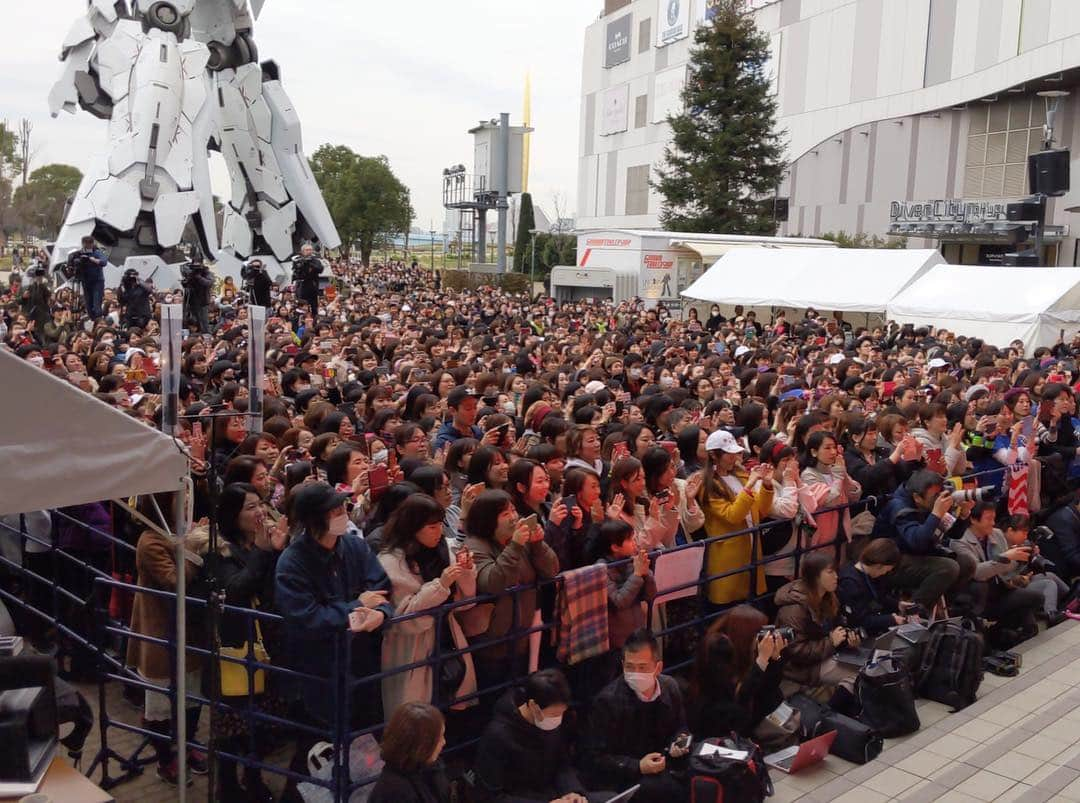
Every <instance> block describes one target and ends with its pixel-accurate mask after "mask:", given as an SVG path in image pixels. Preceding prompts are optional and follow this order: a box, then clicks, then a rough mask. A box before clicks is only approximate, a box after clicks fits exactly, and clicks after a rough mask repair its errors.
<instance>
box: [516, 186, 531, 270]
mask: <svg viewBox="0 0 1080 803" xmlns="http://www.w3.org/2000/svg"><path fill="white" fill-rule="evenodd" d="M535 228H536V213H535V212H533V202H532V195H530V194H529V193H527V192H523V193H521V213H520V214H519V215H518V226H517V240H516V241H515V242H514V270H515V271H516V272H517V273H527V272H528V270H529V269H528V267H527V266H526V263H525V252H526V251H527V250H528V249H529V241H530V240H531V239H532V235H531V234H529V232H530V231H532V230H533V229H535Z"/></svg>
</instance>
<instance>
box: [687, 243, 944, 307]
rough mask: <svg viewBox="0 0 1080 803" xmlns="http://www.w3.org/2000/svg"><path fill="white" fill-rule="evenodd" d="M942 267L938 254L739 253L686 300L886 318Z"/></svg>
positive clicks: (713, 270)
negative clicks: (907, 292)
mask: <svg viewBox="0 0 1080 803" xmlns="http://www.w3.org/2000/svg"><path fill="white" fill-rule="evenodd" d="M941 262H944V258H943V257H942V256H941V254H940V252H938V251H933V250H914V249H912V250H907V249H876V248H872V249H855V248H739V249H735V250H732V251H730V252H728V253H727V254H725V255H724V256H723V257H721V258H720V259H719V260H717V262H716V263H715V264H714V265H713V266H712V267H711V268H709V270H707V271H706V272H705V274H704V275H703V276H702V277H701V278H700V279H698V280H697V281H696V282H694V283H693V284H692V285H690V286H689V287H688V288H686V290H684V291H683V293H682V294H683V295H684V296H686V297H687V298H694V299H699V300H701V301H710V302H715V303H718V304H741V305H743V306H746V307H752V306H753V307H792V308H794V309H806V308H807V307H813V308H814V309H819V310H840V311H842V312H884V311H885V308H886V307H887V306H888V303H889V301H891V300H892V299H893V297H894V296H895V295H896V294H897V293H899V292H900V291H901V290H903V289H904V288H905V287H907V286H908V285H909V284H911V283H912V282H913V281H915V280H916V279H917V278H918V277H919V276H921V275H922V274H924V273H925V272H926V271H928V270H929V269H930V268H931V267H933V266H934V265H937V264H939V263H941Z"/></svg>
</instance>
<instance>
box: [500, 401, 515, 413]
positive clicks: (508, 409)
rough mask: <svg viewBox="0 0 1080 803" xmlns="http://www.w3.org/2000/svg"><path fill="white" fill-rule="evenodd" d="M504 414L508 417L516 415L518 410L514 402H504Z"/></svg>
mask: <svg viewBox="0 0 1080 803" xmlns="http://www.w3.org/2000/svg"><path fill="white" fill-rule="evenodd" d="M503 412H504V413H506V414H507V415H514V414H515V413H517V408H516V407H515V406H514V403H513V402H512V401H508V402H503Z"/></svg>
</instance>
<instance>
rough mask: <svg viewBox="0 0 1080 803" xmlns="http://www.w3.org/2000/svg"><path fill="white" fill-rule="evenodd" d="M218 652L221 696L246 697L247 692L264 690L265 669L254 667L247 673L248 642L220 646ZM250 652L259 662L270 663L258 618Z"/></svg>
mask: <svg viewBox="0 0 1080 803" xmlns="http://www.w3.org/2000/svg"><path fill="white" fill-rule="evenodd" d="M218 653H219V655H220V656H221V658H219V659H218V667H219V677H220V678H221V696H222V697H246V696H247V695H248V694H262V693H263V692H265V691H266V670H265V669H255V670H253V671H252V672H251V674H250V675H249V674H248V667H247V659H248V642H246V641H245V642H244V643H243V644H242V645H240V646H239V647H221V648H220V649H219V650H218ZM251 654H252V657H253V658H254V659H255V660H256V661H258V662H259V663H260V664H268V663H270V655H269V653H267V651H266V647H264V646H263V638H262V629H261V628H260V627H259V620H258V619H256V620H255V644H254V645H253V646H252V649H251ZM224 658H235V659H237V660H239V661H243V662H244V663H237V662H236V661H226V660H222V659H224ZM249 680H250V682H251V687H250V688H249V686H248V681H249Z"/></svg>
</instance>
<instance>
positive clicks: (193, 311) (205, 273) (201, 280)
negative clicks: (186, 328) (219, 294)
mask: <svg viewBox="0 0 1080 803" xmlns="http://www.w3.org/2000/svg"><path fill="white" fill-rule="evenodd" d="M180 284H181V285H183V287H184V320H185V321H186V322H187V323H189V324H191V323H194V324H195V325H196V326H197V327H198V329H199V331H200V332H203V333H208V332H209V331H210V320H209V316H208V314H207V310H208V308H209V306H210V289H211V288H212V287H213V286H214V277H213V276H211V275H210V269H209V268H208V267H206V265H204V264H203V263H202V259H201V258H200V257H197V256H196V257H192V259H191V261H190V262H186V263H185V264H184V265H182V266H181V268H180Z"/></svg>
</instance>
